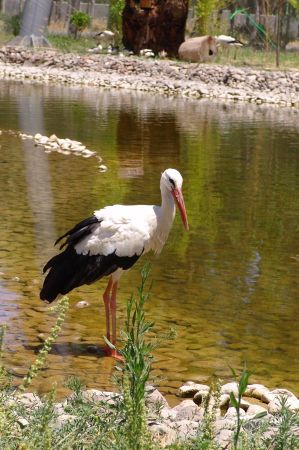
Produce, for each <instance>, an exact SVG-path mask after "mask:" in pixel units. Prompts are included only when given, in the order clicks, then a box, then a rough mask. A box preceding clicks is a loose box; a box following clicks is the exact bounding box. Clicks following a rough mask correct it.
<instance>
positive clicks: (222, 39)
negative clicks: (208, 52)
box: [214, 34, 243, 47]
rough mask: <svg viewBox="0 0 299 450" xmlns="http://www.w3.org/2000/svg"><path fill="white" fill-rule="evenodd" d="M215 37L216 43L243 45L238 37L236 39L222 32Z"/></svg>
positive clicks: (233, 45) (234, 45)
mask: <svg viewBox="0 0 299 450" xmlns="http://www.w3.org/2000/svg"><path fill="white" fill-rule="evenodd" d="M214 37H215V39H216V43H217V44H218V45H222V46H229V47H243V44H242V42H240V41H239V40H238V39H235V38H234V37H232V36H227V35H225V34H220V35H219V36H214Z"/></svg>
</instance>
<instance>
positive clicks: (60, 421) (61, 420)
mask: <svg viewBox="0 0 299 450" xmlns="http://www.w3.org/2000/svg"><path fill="white" fill-rule="evenodd" d="M75 419H76V416H74V415H73V414H61V415H60V416H58V417H57V420H56V428H61V427H62V426H63V425H65V424H66V423H68V422H73V421H74V420H75Z"/></svg>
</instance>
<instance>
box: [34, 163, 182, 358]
mask: <svg viewBox="0 0 299 450" xmlns="http://www.w3.org/2000/svg"><path fill="white" fill-rule="evenodd" d="M182 184H183V178H182V176H181V174H180V173H179V172H178V171H177V170H175V169H167V170H165V171H164V172H163V173H162V175H161V180H160V189H161V197H162V203H161V206H154V205H130V206H124V205H113V206H106V207H105V208H103V209H100V210H97V211H95V212H94V214H93V216H91V217H89V218H88V219H85V220H83V221H82V222H80V223H78V224H77V225H75V226H74V227H73V228H72V229H71V230H69V231H67V232H66V233H65V234H64V235H63V236H61V237H60V238H59V239H58V240H57V241H56V242H55V245H56V244H57V243H58V242H59V241H61V240H62V239H64V238H66V239H65V241H64V243H63V244H62V245H61V247H60V250H61V249H63V248H64V250H63V252H61V253H59V254H58V255H56V256H54V257H53V258H52V259H50V260H49V261H48V262H47V264H46V265H45V267H44V270H43V271H44V273H45V272H46V271H47V270H49V272H48V274H47V276H46V278H45V280H44V284H43V287H42V290H41V293H40V298H41V299H42V300H44V301H46V302H48V303H51V302H53V301H54V300H55V299H56V298H57V297H58V296H60V295H65V294H67V293H68V292H70V291H71V290H72V289H74V288H76V287H78V286H82V285H83V284H91V283H94V282H95V281H97V280H99V279H100V278H102V277H104V276H109V281H108V285H107V287H106V290H105V292H104V294H103V300H104V305H105V313H106V337H107V339H108V340H109V341H111V342H112V344H113V345H115V344H116V291H117V285H118V281H119V279H120V277H121V275H122V272H123V271H124V270H128V269H129V268H130V267H132V266H133V264H134V263H135V262H136V261H137V260H138V258H139V257H140V256H141V255H142V254H144V253H147V252H148V251H150V250H153V251H154V252H155V253H160V252H161V250H162V248H163V246H164V244H165V242H166V240H167V237H168V234H169V232H170V229H171V226H172V223H173V220H174V216H175V209H176V205H177V206H178V209H179V211H180V214H181V217H182V221H183V224H184V226H185V228H186V229H187V230H188V228H189V226H188V219H187V213H186V208H185V203H184V198H183V193H182ZM110 325H111V326H110ZM111 331H112V333H111ZM104 351H105V353H106V354H107V355H109V356H113V357H115V358H117V357H118V354H117V352H116V351H115V350H112V349H111V348H110V347H109V346H107V345H106V347H105V349H104Z"/></svg>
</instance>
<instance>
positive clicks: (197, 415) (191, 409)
mask: <svg viewBox="0 0 299 450" xmlns="http://www.w3.org/2000/svg"><path fill="white" fill-rule="evenodd" d="M172 409H173V411H174V412H175V413H176V420H184V419H188V420H195V419H197V420H200V419H201V418H202V416H203V411H202V410H201V409H200V408H199V407H198V406H197V405H196V404H195V403H194V401H193V400H189V399H188V400H183V401H182V402H181V403H180V404H179V405H177V406H175V407H174V408H172Z"/></svg>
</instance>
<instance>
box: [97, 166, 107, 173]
mask: <svg viewBox="0 0 299 450" xmlns="http://www.w3.org/2000/svg"><path fill="white" fill-rule="evenodd" d="M99 169H100V172H106V170H108V168H107V166H105V165H104V164H101V165H100V166H99Z"/></svg>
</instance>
